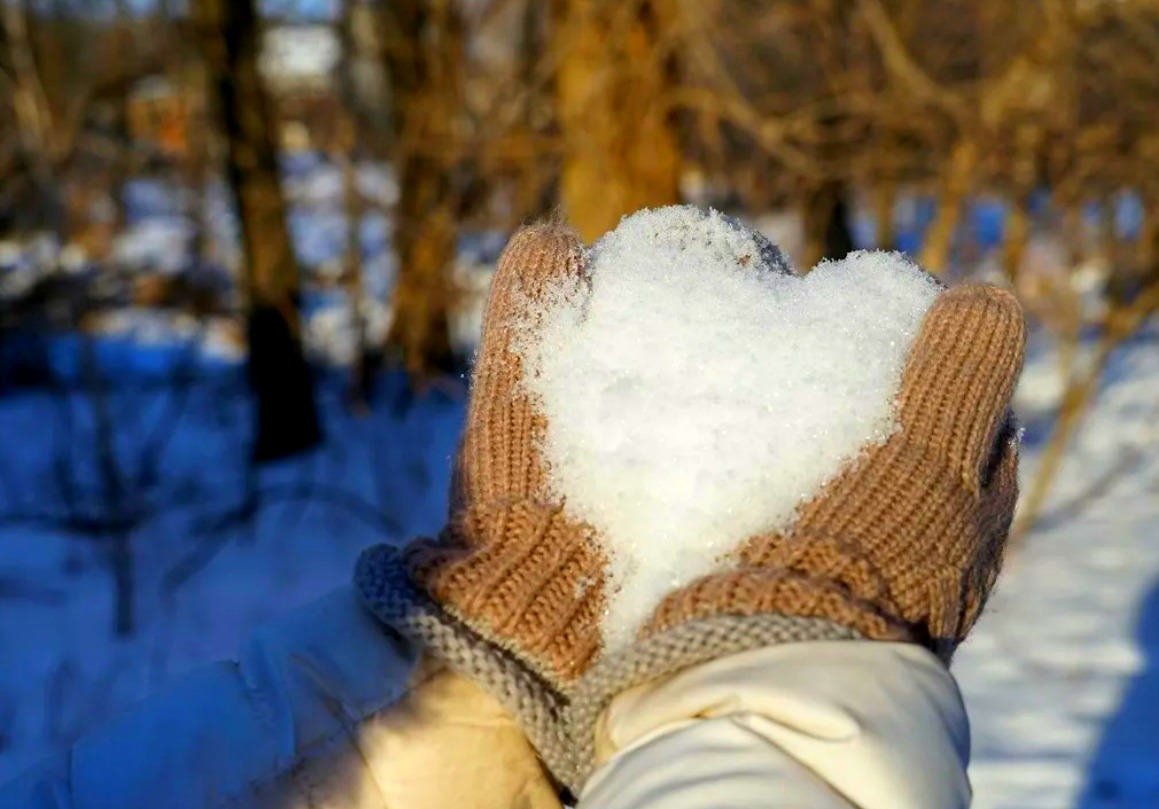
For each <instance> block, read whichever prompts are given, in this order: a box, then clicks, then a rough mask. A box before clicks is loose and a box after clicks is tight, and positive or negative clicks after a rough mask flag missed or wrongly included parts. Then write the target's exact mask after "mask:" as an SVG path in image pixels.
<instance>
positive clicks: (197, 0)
mask: <svg viewBox="0 0 1159 809" xmlns="http://www.w3.org/2000/svg"><path fill="white" fill-rule="evenodd" d="M192 12H193V18H194V21H195V22H196V24H197V28H198V44H199V46H200V48H201V52H202V56H203V58H204V60H205V63H206V67H207V69H208V72H209V81H210V85H211V95H212V96H213V97H214V98H215V100H216V104H217V110H218V114H219V116H220V118H221V122H222V128H223V130H224V133H225V138H226V144H227V157H226V168H227V172H226V173H227V176H228V179H229V184H230V188H231V190H232V192H233V195H234V199H235V202H236V205H237V212H238V217H239V219H240V222H241V234H242V249H243V253H244V257H245V264H246V268H245V273H246V277H245V280H246V292H247V303H248V309H249V311H248V323H247V332H248V337H249V365H248V375H249V381H250V385H251V387H252V389H253V394H254V400H255V419H256V424H255V429H256V439H255V443H254V448H253V452H254V459H255V460H257V461H270V460H276V459H279V458H284V457H287V456H290V455H293V454H295V453H298V452H301V451H303V450H306V449H309V448H310V447H313V446H315V445H316V444H318V443H319V442H320V441H321V438H322V434H321V427H320V426H319V422H318V413H317V409H316V405H315V402H314V385H313V379H312V377H311V374H310V369H309V367H308V366H307V365H306V360H305V356H304V353H303V350H302V337H301V329H300V327H299V322H298V301H299V294H300V284H301V278H300V270H299V267H298V263H297V260H296V258H295V256H294V252H293V248H292V245H291V242H290V234H289V230H288V227H287V224H286V205H285V200H284V198H283V196H282V188H281V183H280V179H279V175H278V157H277V143H276V135H275V121H274V115H273V111H272V109H271V104H270V100H269V97H268V95H267V92H266V88H265V86H264V84H263V81H262V77H261V75H260V73H259V72H258V51H259V47H260V34H259V21H258V16H257V9H256V7H255V2H254V0H193V3H192Z"/></svg>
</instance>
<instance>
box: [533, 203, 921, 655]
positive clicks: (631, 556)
mask: <svg viewBox="0 0 1159 809" xmlns="http://www.w3.org/2000/svg"><path fill="white" fill-rule="evenodd" d="M589 272H590V285H580V286H578V287H575V288H566V289H564V288H561V289H560V290H558V294H557V295H556V296H555V297H554V298H553V301H552V303H551V304H550V305H549V306H548V307H547V311H545V312H543V313H541V314H540V315H537V323H536V324H535V325H536V329H535V332H531V331H528V332H527V333H528V334H532V333H534V334H535V335H536V338H535V339H534V340H531V339H526V340H524V341H523V344H522V345H521V346H520V351H521V353H522V355H523V359H524V361H525V363H527V367H528V369H529V371H530V373H529V374H528V375H527V377H528V381H527V384H528V386H529V388H530V391H531V393H532V394H533V395H534V396H536V397H537V398H538V399H539V401H540V403H541V407H542V408H543V410H544V413H545V414H546V415H547V417H548V421H549V428H548V433H547V437H546V441H545V444H546V445H545V447H544V456H545V459H546V461H547V463H548V464H549V466H550V468H551V479H552V486H553V488H554V492H553V493H554V494H555V495H557V496H560V497H562V498H564V499H565V500H566V503H567V507H568V509H569V511H570V512H571V514H572V516H573V517H575V518H577V519H580V520H583V521H586V522H588V523H590V524H591V525H593V526H595V527H596V528H597V529H598V530H599V531H600V532H601V533H602V535H603V537H604V541H605V544H606V549H607V552H608V555H609V564H610V576H611V584H612V591H613V592H612V595H611V598H610V604H609V609H608V613H607V615H606V617H605V620H604V625H603V633H604V638H605V641H606V643H607V644H608V646H609V648H613V649H614V648H618V647H622V646H623V645H625V644H626V643H628V642H630V640H631V639H632V637H633V635H634V633H635V631H636V630H637V629H638V627H639V626H640V625H641V624H642V623H643V622H644V621H645V620H646V619H647V617H648V615H649V613H650V612H651V611H652V610H653V609H654V608H655V606H656V605H657V604H658V603H659V601H660V600H661V599H662V598H663V596H664V595H665V594H666V593H668V592H670V591H671V590H672V589H674V588H676V587H679V586H681V585H683V584H686V583H688V582H690V581H692V580H694V579H696V578H697V577H699V576H701V575H704V574H706V573H709V572H711V571H713V570H717V569H720V568H721V567H722V566H724V565H725V564H727V561H726V559H725V554H727V552H728V551H729V550H731V549H732V548H734V547H735V546H736V545H737V544H739V543H741V542H742V541H744V540H745V539H746V538H748V537H750V536H752V535H754V534H757V533H760V532H763V531H769V530H776V529H784V528H786V527H788V526H789V524H790V523H791V521H792V519H793V516H794V513H795V511H796V509H797V507H798V506H799V505H800V504H801V503H802V502H803V501H804V500H806V499H807V498H808V497H809V496H810V495H811V494H812V493H813V492H815V491H816V490H817V489H818V487H819V486H821V485H822V484H823V483H824V482H825V481H826V480H828V479H830V478H832V477H833V476H834V475H835V474H836V473H837V472H838V471H839V470H840V469H841V467H842V465H843V464H845V463H846V462H848V461H850V460H851V459H853V458H855V457H856V455H857V454H858V452H859V451H860V450H861V449H862V448H864V447H866V446H868V445H872V444H874V443H877V442H881V441H883V440H885V439H886V438H887V437H888V436H889V435H890V434H891V433H892V432H893V430H894V429H895V426H896V425H895V421H894V413H893V407H892V405H893V400H894V397H895V395H896V389H897V386H898V383H899V379H900V376H901V371H902V367H903V364H904V361H905V357H906V354H907V352H908V348H909V344H910V341H911V340H912V338H913V336H914V334H915V332H916V331H917V328H918V326H919V325H920V322H921V320H922V317H923V315H924V314H925V312H926V310H927V309H928V307H929V306H930V304H931V303H932V302H933V300H934V297H935V296H936V295H937V291H938V286H937V284H936V282H934V281H933V280H932V279H931V278H930V277H929V276H927V275H926V274H924V273H923V272H921V270H919V269H918V268H917V267H915V266H914V265H913V264H911V263H910V262H909V261H908V260H906V259H905V258H904V257H903V256H901V255H900V254H886V253H868V252H860V253H853V254H851V255H850V256H849V257H848V258H846V259H845V260H843V261H838V262H830V263H824V264H821V265H820V266H818V267H817V268H816V269H815V270H814V271H813V272H812V273H811V274H809V275H808V276H805V277H800V276H797V275H794V274H793V273H792V270H791V269H790V268H789V266H788V264H787V262H786V261H785V259H784V257H783V256H782V254H781V253H780V251H779V250H777V249H776V248H775V247H774V246H773V245H772V244H771V243H769V242H768V241H767V240H766V239H764V238H763V237H761V236H760V235H759V234H757V233H755V232H753V231H750V230H748V229H747V228H744V227H743V226H741V225H739V224H738V223H736V222H735V221H733V220H731V219H728V218H726V217H724V216H722V215H721V214H719V213H716V212H703V211H700V210H698V209H695V208H689V207H679V208H664V209H659V210H653V211H642V212H640V213H637V214H634V215H633V216H630V217H627V218H625V219H624V220H623V221H622V222H621V224H620V226H619V227H618V228H617V229H616V230H615V231H613V232H611V233H609V234H608V235H606V236H605V237H604V238H603V239H601V240H600V241H599V242H597V243H596V244H595V245H594V246H593V248H592V250H591V253H590V255H589ZM539 317H542V320H540V319H539ZM529 325H530V324H529Z"/></svg>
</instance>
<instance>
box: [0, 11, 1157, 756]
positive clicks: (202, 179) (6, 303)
mask: <svg viewBox="0 0 1159 809" xmlns="http://www.w3.org/2000/svg"><path fill="white" fill-rule="evenodd" d="M0 15H2V17H0V660H3V661H4V662H3V664H0V761H3V762H4V763H5V768H6V769H5V770H3V771H0V775H3V774H5V773H8V774H10V773H11V772H12V771H14V770H15V769H16V768H17V765H18V764H25V763H27V762H28V761H29V760H32V759H33V758H34V757H35V755H36V754H40V753H43V752H44V751H45V750H48V749H52V748H53V747H54V746H58V745H59V744H62V743H64V742H66V741H68V740H70V739H72V738H75V737H76V735H77V734H79V733H81V732H83V730H84V729H86V728H88V727H91V725H92V724H93V723H94V722H96V721H98V720H100V719H101V718H103V717H105V716H107V715H109V714H111V713H113V712H114V711H115V710H116V709H117V708H118V707H119V706H121V705H123V704H125V703H127V702H129V701H131V700H132V699H135V698H138V697H139V696H140V695H141V694H143V693H146V692H148V691H149V690H150V689H152V688H155V687H157V686H158V685H159V684H161V683H163V682H164V681H165V680H166V679H168V678H169V677H170V676H172V675H174V674H176V673H179V672H180V671H181V670H183V669H185V668H188V667H189V666H190V665H192V664H194V663H196V662H199V661H200V660H201V659H203V658H205V657H207V656H209V655H214V656H222V655H225V654H228V653H229V652H230V651H231V647H230V644H233V643H235V641H236V640H237V639H238V638H240V637H243V636H244V634H243V630H245V629H248V628H249V627H250V626H252V624H253V623H254V622H256V621H257V620H259V619H261V618H263V617H266V616H268V615H273V614H277V613H278V612H279V611H282V610H284V609H286V608H287V607H288V604H289V603H290V602H292V601H296V600H301V599H304V598H305V597H307V596H309V595H312V594H314V593H316V592H318V591H320V590H321V589H325V587H328V586H330V585H332V584H334V583H336V582H338V581H340V580H341V578H342V577H343V576H344V575H345V573H346V571H347V570H348V567H349V564H350V562H351V560H352V559H353V557H354V553H355V552H356V549H357V547H358V546H360V545H364V544H366V543H368V542H370V541H373V540H375V539H380V538H381V537H383V536H393V537H399V538H401V537H403V536H405V535H407V534H408V533H410V532H413V531H419V530H426V531H430V530H434V528H435V527H437V521H438V519H439V517H440V516H441V510H442V508H443V500H442V498H443V497H444V496H445V492H444V490H445V483H446V469H445V466H446V460H447V457H448V455H449V454H450V453H451V452H452V450H453V446H454V441H455V436H456V432H457V430H458V428H459V424H460V422H461V418H462V401H463V396H464V387H465V382H464V370H465V368H466V367H467V364H468V362H469V358H470V354H471V351H472V348H473V344H474V340H475V339H476V337H477V332H478V324H479V318H480V314H481V305H482V300H483V296H484V295H485V293H486V288H487V283H488V280H489V276H490V272H491V268H492V266H493V263H494V260H495V258H496V256H497V254H498V252H499V250H500V249H501V247H502V245H503V243H504V241H505V239H506V237H507V235H508V234H509V233H510V232H511V231H512V229H513V228H515V227H516V226H518V225H519V223H521V222H525V221H528V220H532V219H535V218H537V217H542V216H546V215H561V216H563V217H565V218H566V219H567V220H569V221H570V222H571V223H573V224H574V225H575V226H576V227H577V228H578V230H579V231H580V232H581V234H582V235H583V237H584V238H585V239H586V240H588V241H591V240H594V239H595V238H597V237H598V236H599V235H601V234H602V233H604V232H605V231H607V230H609V229H611V228H613V227H614V226H615V225H616V223H617V222H618V221H619V218H620V217H621V216H622V215H624V214H626V213H629V212H631V211H634V210H636V209H638V208H640V207H645V206H658V205H666V204H671V203H676V202H692V203H697V204H702V205H712V206H714V207H717V208H719V209H721V210H723V211H725V212H727V213H730V214H735V215H738V216H741V217H743V218H745V219H747V220H748V221H750V222H752V223H754V224H755V225H756V226H757V227H759V228H761V229H762V230H764V231H765V232H766V233H768V234H769V235H770V236H772V237H773V238H774V239H775V240H777V241H779V242H780V243H781V244H782V245H783V246H784V247H786V249H787V250H788V252H790V253H791V254H792V255H793V257H794V259H795V261H796V263H797V265H798V266H799V267H801V268H808V267H811V266H813V264H814V263H815V262H817V261H818V260H820V259H822V258H825V257H840V256H843V255H844V254H845V253H847V252H848V251H849V250H851V249H854V248H855V247H868V246H877V247H884V248H889V249H902V250H906V251H908V252H910V253H911V254H913V255H914V256H915V257H916V258H917V259H918V260H919V262H920V263H921V264H922V265H923V266H924V267H925V268H926V269H928V270H930V271H932V272H935V273H939V274H942V275H945V276H946V277H950V278H963V277H981V278H984V279H985V280H988V281H990V282H992V283H998V284H1003V285H1006V286H1008V287H1010V288H1012V289H1014V290H1016V291H1017V293H1018V294H1019V295H1020V297H1021V298H1022V300H1023V301H1024V302H1025V305H1026V307H1027V310H1028V312H1029V314H1030V316H1031V318H1032V320H1033V322H1034V326H1035V329H1036V333H1035V340H1036V343H1035V344H1036V345H1042V346H1048V347H1049V358H1050V359H1049V362H1050V363H1051V369H1050V374H1051V379H1052V380H1054V382H1052V385H1053V387H1051V393H1050V396H1049V397H1047V398H1048V399H1049V402H1048V403H1047V404H1046V405H1044V406H1043V408H1042V411H1041V412H1040V413H1038V414H1037V415H1035V414H1034V413H1032V414H1031V415H1032V416H1033V417H1032V418H1029V419H1028V423H1027V426H1028V442H1030V443H1032V444H1034V445H1035V446H1036V448H1037V449H1036V454H1035V463H1034V464H1033V474H1032V475H1030V476H1028V479H1027V480H1026V481H1025V486H1024V489H1025V494H1024V501H1023V503H1022V508H1021V511H1020V516H1019V521H1018V525H1017V527H1016V535H1017V536H1016V540H1017V541H1019V542H1020V541H1021V539H1022V538H1023V537H1025V536H1027V535H1029V534H1030V533H1031V531H1032V530H1033V528H1034V526H1035V523H1036V520H1037V519H1038V518H1039V517H1040V516H1042V513H1043V511H1044V508H1045V506H1046V504H1047V503H1048V495H1049V494H1050V491H1051V486H1052V483H1053V482H1054V481H1055V480H1056V479H1057V478H1058V475H1059V470H1060V469H1062V468H1063V466H1064V460H1065V459H1066V457H1067V453H1068V450H1069V449H1070V448H1071V446H1072V444H1073V442H1074V439H1075V436H1076V435H1078V434H1079V432H1080V429H1081V428H1082V426H1083V425H1084V422H1085V420H1086V419H1087V418H1088V416H1089V415H1090V414H1091V413H1092V412H1093V411H1094V410H1095V409H1096V407H1095V405H1096V403H1097V401H1098V399H1099V396H1098V394H1099V391H1100V390H1101V389H1102V386H1104V385H1105V383H1106V379H1107V374H1108V373H1109V370H1108V369H1111V368H1113V366H1114V358H1115V357H1116V356H1119V353H1118V352H1119V351H1120V349H1122V348H1123V347H1124V346H1126V345H1129V344H1131V343H1132V341H1139V340H1143V339H1144V338H1145V336H1146V334H1147V332H1148V326H1149V323H1150V320H1151V317H1152V315H1153V314H1154V313H1155V311H1156V309H1157V308H1159V170H1157V167H1159V126H1157V124H1159V69H1157V67H1156V66H1157V65H1159V2H1157V1H1156V0H1018V1H1017V2H1012V1H1011V0H939V2H936V3H935V2H923V0H776V2H762V1H761V0H332V2H330V3H320V2H299V3H295V2H289V1H288V0H271V1H270V2H264V3H258V2H257V0H2V2H0ZM1151 351H1152V352H1154V349H1153V348H1152V349H1151ZM1155 406H1156V407H1159V400H1157V401H1156V402H1155ZM1120 454H1121V453H1120ZM1120 460H1121V459H1120ZM1125 468H1126V467H1121V466H1114V467H1113V468H1112V469H1110V471H1108V473H1107V475H1106V476H1105V477H1100V478H1099V479H1098V480H1096V481H1094V483H1092V484H1091V485H1090V486H1088V487H1087V488H1086V490H1085V491H1086V492H1087V496H1088V497H1089V498H1094V497H1097V496H1098V495H1099V493H1100V492H1104V491H1106V489H1107V487H1109V486H1110V485H1111V481H1112V480H1113V478H1114V476H1115V474H1122V473H1123V470H1124V469H1125ZM1116 470H1117V471H1116ZM1100 487H1101V488H1100ZM1082 504H1083V503H1082V502H1081V501H1077V500H1076V501H1074V502H1072V503H1071V506H1072V507H1074V508H1081V507H1082ZM263 537H264V539H263ZM263 543H264V544H263ZM225 557H228V558H229V559H232V560H233V561H222V559H223V558H225ZM215 565H216V567H214V566H215ZM210 568H213V569H214V570H217V571H218V574H217V578H216V579H214V580H213V582H208V583H207V582H205V581H201V579H202V578H204V576H208V574H207V573H206V571H207V570H209V569H210ZM228 571H234V572H233V573H230V572H228ZM271 571H273V572H272V573H271ZM259 580H260V582H259ZM241 591H246V592H248V593H249V594H250V596H251V597H250V600H248V601H247V600H245V598H244V597H243V595H241V594H239V593H240V592H241ZM33 647H35V648H33ZM10 662H11V665H9V663H10ZM5 669H6V670H7V671H4V670H5ZM33 703H35V704H37V705H38V706H39V707H35V708H29V707H28V705H30V704H33ZM6 751H7V752H11V753H12V755H10V756H8V757H7V758H4V755H5V753H6ZM1156 766H1157V767H1159V764H1157V765H1156Z"/></svg>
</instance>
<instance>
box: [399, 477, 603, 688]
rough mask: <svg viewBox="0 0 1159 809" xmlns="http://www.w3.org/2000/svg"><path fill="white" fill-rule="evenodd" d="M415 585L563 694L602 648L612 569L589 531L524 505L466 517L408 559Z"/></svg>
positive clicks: (550, 510) (478, 510) (553, 510)
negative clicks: (606, 575) (606, 576)
mask: <svg viewBox="0 0 1159 809" xmlns="http://www.w3.org/2000/svg"><path fill="white" fill-rule="evenodd" d="M402 559H403V564H404V566H405V567H406V569H407V571H408V573H409V575H410V578H411V580H412V581H414V583H415V584H416V585H417V586H418V587H420V588H421V589H422V590H424V591H425V592H426V593H427V594H428V595H429V596H430V597H431V598H432V599H433V600H434V601H435V602H437V603H438V604H439V605H441V606H442V608H443V609H444V610H445V611H446V612H447V613H449V614H450V615H452V616H454V617H455V618H456V619H458V620H459V621H461V622H462V623H464V624H466V625H467V626H469V627H470V628H471V629H472V630H474V631H475V632H476V633H478V634H479V635H481V636H482V637H484V638H486V639H487V640H489V641H490V642H492V643H494V644H496V645H497V646H500V647H502V648H504V649H506V650H507V651H509V652H510V653H511V654H513V655H514V656H516V657H517V658H519V659H520V660H522V661H523V662H524V663H525V664H526V665H528V666H529V667H530V668H531V669H533V670H534V671H535V672H536V673H538V674H539V675H540V676H542V677H543V678H544V679H546V680H547V681H548V682H550V683H551V684H552V685H553V686H555V687H556V688H558V689H559V690H561V691H566V690H567V687H568V683H570V682H572V681H574V680H575V679H576V678H577V677H578V676H579V675H580V673H581V672H582V671H583V670H584V669H585V668H586V667H587V665H588V664H589V662H590V661H591V659H592V658H593V657H594V656H595V654H596V652H597V650H598V649H599V646H600V632H599V621H600V613H601V611H602V609H603V606H604V596H603V587H604V585H603V573H602V570H603V567H604V564H603V562H602V560H601V558H600V551H599V549H598V547H597V545H596V543H595V539H594V537H593V535H592V532H591V531H590V529H588V528H586V527H584V526H582V525H578V524H576V523H574V522H572V521H571V520H569V519H567V518H566V517H565V516H564V514H563V512H562V511H561V510H560V509H559V508H557V507H552V506H547V505H543V504H541V503H538V502H534V501H530V500H516V501H511V502H507V503H500V504H493V505H489V506H476V507H472V508H468V509H464V510H462V511H460V512H459V513H458V514H456V516H455V517H454V519H453V520H452V521H451V523H450V525H449V526H448V527H447V528H446V530H445V531H444V532H443V534H442V536H440V538H439V541H437V542H432V541H430V540H419V541H416V542H413V543H411V544H410V545H409V546H408V547H407V548H406V549H404V550H403V551H402Z"/></svg>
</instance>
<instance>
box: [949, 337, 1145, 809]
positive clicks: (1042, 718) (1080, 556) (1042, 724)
mask: <svg viewBox="0 0 1159 809" xmlns="http://www.w3.org/2000/svg"><path fill="white" fill-rule="evenodd" d="M1053 360H1054V357H1053V355H1051V354H1049V353H1044V354H1042V355H1039V356H1037V357H1035V358H1033V360H1032V363H1031V365H1030V367H1029V368H1028V369H1027V373H1026V375H1025V377H1024V380H1023V387H1022V392H1021V398H1022V400H1023V402H1024V403H1025V407H1024V409H1025V410H1026V411H1027V412H1028V413H1033V412H1034V406H1035V405H1036V404H1037V405H1039V406H1041V405H1042V404H1045V403H1046V402H1049V400H1050V399H1051V398H1052V392H1053V391H1054V390H1056V389H1057V385H1056V379H1054V378H1053V377H1054V374H1053V373H1052V371H1053V370H1054V369H1053ZM1108 382H1109V384H1108V387H1107V389H1106V390H1105V391H1104V392H1103V394H1102V396H1101V398H1100V400H1099V402H1098V403H1097V405H1096V408H1095V410H1094V411H1093V413H1092V414H1091V417H1090V420H1089V422H1088V423H1087V425H1086V428H1085V429H1084V430H1083V432H1082V433H1081V435H1080V436H1079V438H1078V440H1077V442H1076V443H1075V445H1074V447H1073V449H1072V452H1071V454H1070V457H1069V458H1068V459H1067V462H1066V465H1065V467H1064V470H1063V473H1062V476H1061V478H1060V480H1059V481H1058V485H1057V487H1056V490H1055V493H1054V496H1053V498H1052V504H1051V506H1049V507H1048V508H1047V509H1046V512H1045V513H1044V515H1043V518H1042V521H1041V523H1040V527H1039V529H1038V530H1037V531H1036V532H1035V533H1034V534H1033V535H1032V536H1031V537H1030V538H1029V542H1028V545H1027V546H1026V548H1025V550H1024V552H1022V553H1021V554H1019V555H1018V556H1017V557H1015V558H1014V560H1013V561H1012V563H1011V564H1010V566H1009V568H1008V569H1007V571H1006V573H1005V576H1004V578H1003V579H1002V580H1001V581H1000V584H999V588H998V591H997V593H996V595H995V597H994V599H993V601H992V605H991V606H990V607H989V611H988V613H987V614H986V615H985V616H984V617H983V619H982V621H981V622H980V624H979V626H978V628H977V630H976V632H975V633H974V635H973V636H972V637H971V639H970V640H969V641H968V642H967V643H966V645H965V646H964V647H963V648H962V650H961V652H960V653H959V656H958V659H957V661H956V664H955V671H956V673H957V676H958V678H959V680H960V682H961V685H962V689H963V691H964V692H965V695H966V701H967V705H968V706H969V709H970V715H971V719H972V724H973V733H974V764H973V771H972V777H973V780H974V784H975V788H976V793H977V801H976V806H977V807H979V809H1063V808H1064V807H1076V809H1094V807H1111V806H1113V807H1131V809H1144V807H1147V808H1148V809H1152V808H1153V807H1156V806H1159V542H1157V541H1156V540H1157V539H1159V344H1156V343H1155V342H1153V338H1152V341H1146V342H1140V343H1137V344H1135V345H1133V346H1131V347H1130V348H1129V349H1127V350H1125V351H1123V352H1122V353H1121V354H1120V355H1119V356H1118V357H1117V359H1116V361H1115V362H1114V363H1113V366H1112V368H1111V369H1110V371H1109V380H1108ZM1030 432H1031V438H1034V437H1035V436H1034V435H1033V433H1035V432H1037V431H1036V430H1035V429H1034V425H1033V420H1032V423H1031V431H1030ZM1034 449H1035V448H1034V447H1032V448H1031V452H1030V453H1029V454H1030V458H1029V460H1030V461H1031V463H1030V464H1027V466H1028V467H1032V466H1033V460H1034V451H1033V450H1034ZM1025 471H1030V470H1029V469H1027V470H1025Z"/></svg>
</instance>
